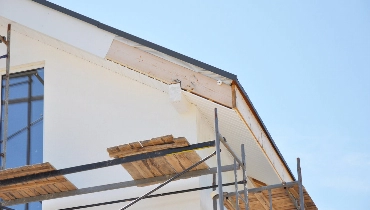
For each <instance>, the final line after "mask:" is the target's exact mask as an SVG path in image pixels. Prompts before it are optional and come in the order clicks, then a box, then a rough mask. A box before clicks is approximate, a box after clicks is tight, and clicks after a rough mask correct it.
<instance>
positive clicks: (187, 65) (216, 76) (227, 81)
mask: <svg viewBox="0 0 370 210" xmlns="http://www.w3.org/2000/svg"><path fill="white" fill-rule="evenodd" d="M114 39H115V40H117V41H120V42H123V43H125V44H127V45H129V46H131V47H135V48H137V49H140V50H142V51H144V52H147V53H150V54H152V55H155V56H157V57H160V58H162V59H164V60H166V61H169V62H172V63H174V64H177V65H179V66H182V67H184V68H187V69H190V70H192V71H194V72H197V73H200V74H203V75H204V76H207V77H210V78H212V79H214V80H216V81H217V80H221V81H222V82H223V83H225V84H227V85H231V82H232V80H231V79H229V78H226V77H224V76H221V75H219V74H216V73H214V72H212V71H207V70H205V69H203V68H200V67H198V66H195V65H193V64H190V63H187V62H185V61H182V60H180V59H177V58H174V57H172V56H169V55H167V54H164V53H162V52H158V51H156V50H154V49H152V48H149V47H146V46H144V45H141V44H138V43H136V42H133V41H131V40H128V39H126V38H123V37H120V36H116V37H115V38H114Z"/></svg>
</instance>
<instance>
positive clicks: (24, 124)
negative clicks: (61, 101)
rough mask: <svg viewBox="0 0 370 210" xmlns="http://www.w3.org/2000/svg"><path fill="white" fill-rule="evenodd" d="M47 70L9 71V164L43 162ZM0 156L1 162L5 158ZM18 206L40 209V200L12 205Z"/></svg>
mask: <svg viewBox="0 0 370 210" xmlns="http://www.w3.org/2000/svg"><path fill="white" fill-rule="evenodd" d="M5 82H6V80H5V76H3V78H2V87H1V91H2V94H1V119H2V120H1V130H0V132H1V133H0V137H1V141H0V144H1V152H3V145H2V142H3V141H2V139H3V127H4V100H5ZM43 110H44V70H43V69H36V70H32V71H26V72H20V73H15V74H10V80H9V108H8V113H9V114H8V140H7V144H6V145H7V146H6V147H7V149H6V168H15V167H20V166H24V165H32V164H36V163H42V162H43V160H42V159H43V157H42V151H43ZM2 158H3V157H1V158H0V163H1V162H2ZM11 208H13V209H16V210H18V209H19V210H21V209H22V210H38V209H42V208H41V203H40V202H33V203H29V204H22V205H16V206H12V207H11Z"/></svg>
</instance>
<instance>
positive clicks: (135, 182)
mask: <svg viewBox="0 0 370 210" xmlns="http://www.w3.org/2000/svg"><path fill="white" fill-rule="evenodd" d="M233 169H234V166H233V165H227V166H222V171H223V172H226V171H232V170H233ZM216 173H217V168H216V167H214V168H210V169H204V170H196V171H190V172H188V173H186V174H184V175H183V176H181V177H180V178H179V179H187V178H191V177H197V176H203V175H209V174H216ZM169 178H171V176H170V175H166V176H159V177H153V178H147V179H139V180H131V181H126V182H118V183H112V184H107V185H100V186H94V187H87V188H82V189H77V190H73V191H67V192H60V193H53V194H47V195H39V196H34V197H29V198H20V199H15V200H11V201H3V202H1V203H0V204H2V205H3V206H13V205H17V204H23V203H30V202H35V201H44V200H51V199H56V198H64V197H69V196H76V195H84V194H90V193H97V192H104V191H108V190H116V189H123V188H128V187H134V186H138V185H149V184H156V183H158V182H164V181H166V180H167V179H169ZM213 187H217V185H216V184H213ZM216 206H217V204H216Z"/></svg>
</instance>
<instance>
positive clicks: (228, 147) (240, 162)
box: [220, 134, 245, 169]
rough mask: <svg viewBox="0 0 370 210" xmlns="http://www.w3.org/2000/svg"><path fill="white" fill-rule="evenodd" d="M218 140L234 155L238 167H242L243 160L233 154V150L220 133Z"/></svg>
mask: <svg viewBox="0 0 370 210" xmlns="http://www.w3.org/2000/svg"><path fill="white" fill-rule="evenodd" d="M220 140H221V142H222V144H223V145H224V147H225V148H226V149H227V150H228V151H229V152H230V154H231V155H232V156H233V157H234V159H235V160H236V162H238V164H239V165H240V167H242V168H243V169H245V168H244V165H243V161H242V160H240V159H239V157H238V156H237V155H236V154H235V152H234V151H233V149H231V147H230V145H229V144H228V143H227V142H226V140H225V138H224V137H222V135H221V134H220Z"/></svg>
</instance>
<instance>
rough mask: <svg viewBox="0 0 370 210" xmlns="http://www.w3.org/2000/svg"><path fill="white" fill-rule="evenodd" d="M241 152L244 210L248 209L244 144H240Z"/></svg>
mask: <svg viewBox="0 0 370 210" xmlns="http://www.w3.org/2000/svg"><path fill="white" fill-rule="evenodd" d="M241 153H242V162H243V166H244V169H242V170H243V181H244V183H243V188H244V200H245V210H249V199H248V189H247V164H246V162H245V149H244V144H242V145H241Z"/></svg>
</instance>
